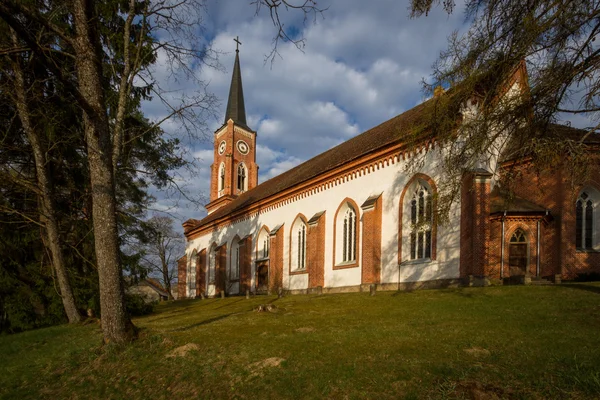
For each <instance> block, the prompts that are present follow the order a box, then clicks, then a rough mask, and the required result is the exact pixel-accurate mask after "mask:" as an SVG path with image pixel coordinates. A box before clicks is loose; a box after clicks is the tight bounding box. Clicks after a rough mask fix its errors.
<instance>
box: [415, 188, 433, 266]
mask: <svg viewBox="0 0 600 400" xmlns="http://www.w3.org/2000/svg"><path fill="white" fill-rule="evenodd" d="M432 209H433V206H432V196H431V190H430V189H429V188H428V187H427V186H426V185H424V184H422V183H421V182H419V184H417V185H416V187H415V190H414V191H413V192H412V196H411V198H410V259H411V260H417V259H422V258H431V232H432V228H433V212H432Z"/></svg>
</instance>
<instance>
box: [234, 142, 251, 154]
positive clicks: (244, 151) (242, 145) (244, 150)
mask: <svg viewBox="0 0 600 400" xmlns="http://www.w3.org/2000/svg"><path fill="white" fill-rule="evenodd" d="M237 149H238V151H239V152H240V153H242V154H244V155H246V154H248V151H249V150H250V148H249V147H248V145H247V144H246V142H244V141H243V140H238V142H237Z"/></svg>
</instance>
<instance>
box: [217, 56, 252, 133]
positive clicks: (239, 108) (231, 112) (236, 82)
mask: <svg viewBox="0 0 600 400" xmlns="http://www.w3.org/2000/svg"><path fill="white" fill-rule="evenodd" d="M230 118H231V119H232V120H233V122H235V123H236V124H238V125H241V126H243V127H245V128H247V127H248V126H247V125H246V108H245V107H244V90H243V88H242V73H241V71H240V53H239V50H237V49H236V50H235V64H233V74H232V76H231V86H230V87H229V98H228V99H227V112H226V113H225V121H224V122H223V123H224V124H226V123H227V121H229V119H230Z"/></svg>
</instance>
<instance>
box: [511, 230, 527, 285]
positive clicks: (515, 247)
mask: <svg viewBox="0 0 600 400" xmlns="http://www.w3.org/2000/svg"><path fill="white" fill-rule="evenodd" d="M528 264H529V255H528V248H527V235H526V234H525V231H523V230H522V229H520V228H519V229H517V230H516V231H515V232H514V233H513V234H512V236H511V237H510V241H509V248H508V266H509V268H510V274H511V275H525V274H526V273H527V265H528Z"/></svg>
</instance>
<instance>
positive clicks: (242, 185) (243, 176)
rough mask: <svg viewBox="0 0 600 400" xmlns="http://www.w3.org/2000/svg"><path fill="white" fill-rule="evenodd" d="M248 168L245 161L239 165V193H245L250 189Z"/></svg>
mask: <svg viewBox="0 0 600 400" xmlns="http://www.w3.org/2000/svg"><path fill="white" fill-rule="evenodd" d="M247 175H248V174H247V170H246V166H245V165H244V163H240V164H239V165H238V170H237V190H238V193H243V192H245V191H246V190H248V177H247Z"/></svg>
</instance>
